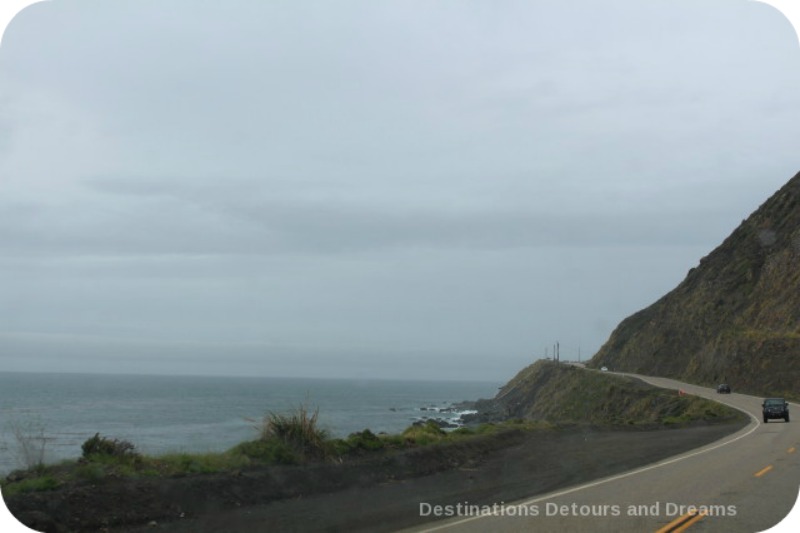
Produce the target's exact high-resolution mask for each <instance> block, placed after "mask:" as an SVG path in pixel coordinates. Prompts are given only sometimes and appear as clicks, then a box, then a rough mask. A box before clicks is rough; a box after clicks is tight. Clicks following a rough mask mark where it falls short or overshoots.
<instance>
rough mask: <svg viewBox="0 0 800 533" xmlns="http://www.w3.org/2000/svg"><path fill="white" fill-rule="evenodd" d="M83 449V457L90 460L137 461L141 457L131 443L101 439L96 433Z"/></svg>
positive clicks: (84, 444)
mask: <svg viewBox="0 0 800 533" xmlns="http://www.w3.org/2000/svg"><path fill="white" fill-rule="evenodd" d="M81 449H82V450H83V457H84V458H86V459H89V460H92V459H96V458H98V457H115V458H119V459H137V458H138V457H139V454H138V453H136V452H135V451H134V446H133V444H131V443H130V442H128V441H126V440H119V439H109V438H106V437H101V436H100V434H99V433H95V434H94V437H92V438H90V439H87V440H86V442H84V443H83V445H82V446H81Z"/></svg>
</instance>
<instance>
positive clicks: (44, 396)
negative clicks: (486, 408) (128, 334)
mask: <svg viewBox="0 0 800 533" xmlns="http://www.w3.org/2000/svg"><path fill="white" fill-rule="evenodd" d="M500 385H501V383H494V382H457V381H390V380H385V381H384V380H355V379H352V380H344V379H336V380H334V379H304V378H267V377H207V376H203V377H201V376H145V375H104V374H55V373H10V372H0V474H6V473H8V472H10V471H11V470H14V469H15V468H20V467H22V466H24V464H23V463H24V461H25V460H24V457H23V451H22V447H21V446H20V441H21V440H24V439H33V440H31V441H30V442H33V443H34V446H36V445H38V444H37V443H41V442H44V443H45V444H44V458H45V462H47V463H53V462H58V461H59V460H63V459H73V458H77V457H80V455H81V444H83V442H84V441H85V440H86V439H88V438H90V437H92V436H93V435H94V434H95V433H100V435H101V436H104V437H108V438H116V439H120V440H127V441H129V442H131V443H133V444H134V446H135V447H136V450H137V451H139V452H141V453H145V454H152V455H158V454H164V453H173V452H219V451H224V450H226V449H228V448H230V447H232V446H233V445H235V444H237V443H239V442H242V441H245V440H250V439H253V438H255V437H256V435H257V432H256V429H254V427H253V426H254V425H257V424H258V422H260V421H261V420H262V419H263V417H264V416H265V415H266V414H267V413H269V412H276V413H290V412H291V411H292V410H293V409H296V408H297V407H299V406H301V405H305V406H306V407H308V408H309V409H310V410H312V411H313V410H315V409H318V410H319V418H318V422H319V424H320V426H321V427H323V428H325V429H327V430H328V431H329V432H330V433H331V435H332V436H334V437H345V436H347V435H349V434H350V433H352V432H355V431H361V430H363V429H366V428H368V429H370V430H371V431H372V432H374V433H379V432H381V431H385V432H387V433H399V432H401V431H402V430H403V429H405V428H407V427H408V426H409V425H411V424H412V423H413V422H414V421H415V420H420V419H422V418H423V417H426V416H428V417H432V416H435V417H443V418H457V417H458V416H459V415H460V413H459V412H457V411H455V412H449V411H448V410H447V409H446V408H448V407H449V406H451V405H452V404H454V403H457V402H461V401H464V400H477V399H479V398H490V397H493V396H494V395H495V393H496V392H497V388H498V387H499V386H500ZM442 409H444V410H445V411H444V412H441V413H440V412H439V411H440V410H442ZM20 437H22V439H21V438H20ZM41 439H44V441H42V440H41Z"/></svg>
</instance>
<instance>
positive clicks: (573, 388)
mask: <svg viewBox="0 0 800 533" xmlns="http://www.w3.org/2000/svg"><path fill="white" fill-rule="evenodd" d="M475 407H476V409H477V410H478V411H479V414H478V415H476V416H475V418H474V419H475V420H480V421H488V420H502V419H526V420H538V421H546V422H551V423H556V424H570V423H588V424H592V425H598V426H599V425H610V426H625V427H643V428H650V427H656V426H674V427H677V426H681V425H690V424H698V423H701V424H707V423H721V422H735V421H743V420H745V417H744V415H743V414H742V413H740V412H739V411H736V410H734V409H731V408H729V407H727V406H724V405H721V404H718V403H716V402H712V401H710V400H706V399H704V398H700V397H697V396H690V395H679V394H678V393H677V392H676V391H670V390H666V389H659V388H657V387H653V386H651V385H648V384H646V383H644V382H642V381H640V380H638V379H634V378H629V377H625V376H616V375H613V374H608V373H604V372H598V371H594V370H587V369H582V368H578V367H575V366H571V365H567V364H560V363H554V362H552V361H545V360H541V361H537V362H536V363H534V364H532V365H530V366H528V367H526V368H524V369H523V370H521V371H520V372H519V373H518V374H517V375H516V376H515V377H514V378H513V379H512V380H511V381H509V382H508V383H507V384H506V385H505V386H504V387H503V388H501V389H500V391H499V392H498V393H497V395H496V396H495V397H494V398H493V399H491V400H481V401H479V402H476V404H475Z"/></svg>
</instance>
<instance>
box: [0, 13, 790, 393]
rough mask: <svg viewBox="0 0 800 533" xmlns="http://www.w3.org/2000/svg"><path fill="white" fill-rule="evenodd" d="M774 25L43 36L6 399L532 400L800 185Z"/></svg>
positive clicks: (114, 31)
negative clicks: (185, 385)
mask: <svg viewBox="0 0 800 533" xmlns="http://www.w3.org/2000/svg"><path fill="white" fill-rule="evenodd" d="M798 124H800V47H798V39H797V36H796V34H795V32H794V29H793V28H792V26H791V25H790V23H789V22H788V21H787V20H786V19H785V18H784V16H783V15H781V14H780V13H779V12H778V11H776V10H775V9H774V8H772V7H770V6H767V5H765V4H761V3H755V2H748V1H745V0H703V1H698V0H682V1H679V0H666V1H661V0H648V1H647V2H642V1H641V0H615V1H603V2H597V1H595V0H585V1H572V2H565V1H562V0H559V1H538V2H537V1H529V0H524V1H503V2H495V1H489V0H481V1H478V0H475V1H437V2H430V1H428V0H424V1H422V0H420V1H411V0H402V1H401V0H395V1H383V2H380V1H374V0H363V1H340V2H324V1H318V2H308V1H284V2H277V1H276V2H256V1H231V0H226V1H225V2H197V1H196V0H153V1H147V0H137V1H136V2H120V1H108V2H96V1H91V2H90V1H83V0H75V1H61V0H54V1H52V2H46V3H40V4H35V5H33V6H31V7H29V8H27V9H25V10H24V11H23V12H22V13H20V14H19V15H18V16H17V17H16V18H15V19H14V20H13V21H12V23H11V24H10V26H9V27H8V29H7V30H6V33H5V34H4V36H3V40H2V47H0V370H20V371H70V372H83V371H90V372H139V373H181V374H221V375H272V376H308V377H359V378H362V377H375V378H425V379H484V380H498V381H504V380H506V379H508V378H510V377H511V376H513V375H514V373H516V371H517V370H519V369H520V368H522V367H523V366H525V365H527V364H529V363H530V362H532V361H533V360H534V359H536V358H539V357H542V356H544V355H545V349H547V350H548V351H549V354H552V346H553V344H554V343H555V342H557V341H558V342H559V343H560V346H561V357H562V359H577V358H578V350H580V354H581V357H582V359H587V358H589V357H591V356H592V355H593V354H594V353H595V352H596V351H597V350H598V349H599V347H600V346H601V345H602V344H603V342H605V341H606V340H607V338H608V336H609V335H610V333H611V331H612V330H613V329H614V327H615V326H616V325H617V324H618V323H619V321H620V320H622V319H623V318H625V317H626V316H628V315H630V314H631V313H633V312H635V311H637V310H639V309H641V308H643V307H645V306H647V305H649V304H650V303H652V302H653V301H655V300H656V299H658V298H659V297H660V296H662V295H663V294H664V293H666V292H668V291H669V290H671V289H672V288H673V287H675V286H676V285H677V284H678V283H679V282H680V281H681V280H682V279H683V278H684V277H685V275H686V273H687V271H688V270H689V269H690V268H692V267H694V266H696V265H697V264H698V262H699V259H700V258H701V257H703V256H704V255H706V254H707V253H709V252H710V251H711V250H712V249H713V248H714V247H716V246H717V245H718V244H720V243H721V241H722V240H723V239H724V238H725V237H726V236H727V235H728V234H730V232H731V231H732V230H733V229H734V228H735V227H736V226H737V225H738V224H739V223H740V222H741V220H742V219H744V218H745V217H747V216H748V215H749V214H750V213H751V212H752V211H754V210H755V209H756V208H757V207H758V206H759V205H760V204H761V203H762V202H763V201H764V200H765V199H766V198H767V197H768V196H770V195H771V194H772V193H773V192H774V191H775V190H777V189H778V188H779V187H781V186H782V185H783V184H784V183H785V182H786V181H787V180H788V179H789V178H791V177H792V176H793V175H794V174H795V173H796V172H797V171H799V170H800V155H799V154H798V140H800V135H799V134H798Z"/></svg>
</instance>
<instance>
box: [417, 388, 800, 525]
mask: <svg viewBox="0 0 800 533" xmlns="http://www.w3.org/2000/svg"><path fill="white" fill-rule="evenodd" d="M629 375H633V374H629ZM635 377H639V378H641V379H643V380H644V381H647V382H648V383H651V384H653V385H656V386H659V387H664V388H669V389H676V390H683V391H685V392H686V393H688V394H695V395H698V396H704V397H707V398H711V399H713V400H716V401H719V402H721V403H725V404H728V405H730V406H732V407H735V408H737V409H740V410H742V411H744V412H746V413H749V414H750V415H751V417H752V421H751V423H750V424H749V425H748V426H746V427H745V428H743V429H742V430H740V431H739V432H737V433H735V434H733V435H731V436H729V437H726V438H724V439H722V440H720V441H717V442H715V443H712V444H710V445H707V446H704V447H702V448H698V449H696V450H694V451H691V452H688V453H685V454H682V455H679V456H675V457H672V458H670V459H666V460H664V461H661V462H659V463H656V464H653V465H649V466H646V467H643V468H639V469H636V470H633V471H631V472H627V473H625V474H621V475H616V476H612V477H609V478H605V479H601V480H597V481H594V482H591V483H587V484H584V485H580V486H576V487H572V488H569V489H564V490H560V491H557V492H554V493H550V494H545V495H539V496H535V497H532V498H530V499H527V500H520V501H516V502H496V504H497V505H496V506H494V505H493V506H492V507H491V509H487V508H481V509H475V508H472V509H466V508H465V507H464V506H463V505H462V506H461V508H459V506H458V504H459V502H453V505H452V506H451V507H450V508H447V507H442V508H441V509H438V510H437V509H430V510H427V511H429V512H430V513H431V516H443V517H447V516H449V518H442V520H438V521H436V522H430V523H428V524H427V525H426V526H424V527H420V528H416V529H413V530H409V531H429V532H433V531H437V532H439V531H441V532H449V531H453V532H459V533H460V532H485V531H503V532H509V531H535V532H551V531H552V532H587V533H588V532H591V533H600V532H613V533H619V532H647V531H650V532H660V533H665V532H672V531H676V532H677V531H689V532H690V533H695V532H696V533H701V532H712V531H713V532H726V533H737V532H741V533H754V532H760V531H765V530H769V529H770V528H773V527H774V526H776V525H778V527H776V528H775V531H776V532H778V531H781V532H782V531H800V518H796V514H795V513H793V516H792V517H791V518H790V520H787V521H786V522H784V523H783V524H779V522H781V521H782V520H783V519H784V518H785V517H787V515H788V514H789V512H790V511H791V510H792V507H793V506H794V505H795V503H796V502H798V488H799V487H800V409H798V407H800V406H798V405H797V404H792V405H791V406H790V412H791V414H792V416H794V417H797V418H795V419H793V421H792V422H790V423H788V424H787V423H785V422H784V421H783V420H771V421H770V422H769V423H768V424H764V423H763V422H762V421H761V401H762V400H763V398H759V397H755V396H747V395H744V394H737V393H735V392H734V393H733V394H724V395H723V394H717V393H716V391H715V390H713V389H709V388H704V387H698V386H696V385H689V384H686V383H680V382H677V381H674V380H669V379H664V378H651V377H646V376H635ZM734 391H735V388H734ZM598 460H602V457H598ZM797 505H798V507H799V509H797V510H796V511H797V514H800V503H797ZM690 506H694V508H697V510H698V511H705V512H706V513H705V514H702V513H697V512H693V511H695V509H694V508H693V507H690ZM487 510H488V511H491V512H492V514H490V515H489V516H478V514H479V512H480V511H487ZM448 513H449V514H448ZM682 527H685V529H681V528H682Z"/></svg>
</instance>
